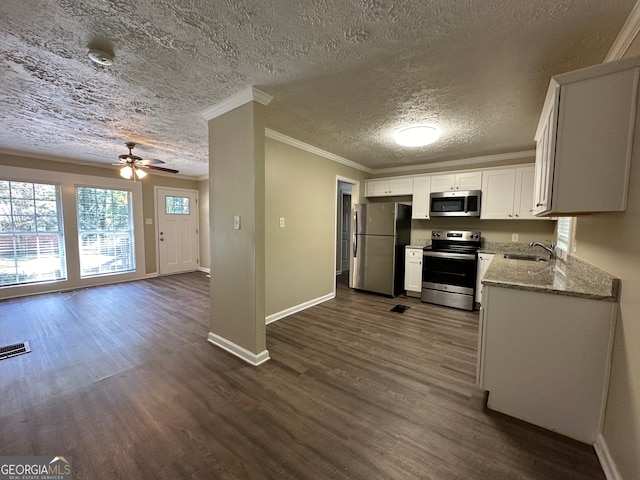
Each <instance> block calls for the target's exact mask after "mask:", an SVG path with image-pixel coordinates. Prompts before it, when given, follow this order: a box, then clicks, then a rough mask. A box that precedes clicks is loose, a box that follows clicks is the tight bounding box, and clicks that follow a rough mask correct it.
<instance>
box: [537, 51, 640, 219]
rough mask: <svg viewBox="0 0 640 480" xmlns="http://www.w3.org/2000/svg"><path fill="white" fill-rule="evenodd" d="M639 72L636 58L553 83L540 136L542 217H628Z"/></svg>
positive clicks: (539, 207) (568, 75)
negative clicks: (616, 214) (613, 213)
mask: <svg viewBox="0 0 640 480" xmlns="http://www.w3.org/2000/svg"><path fill="white" fill-rule="evenodd" d="M639 72H640V57H634V58H629V59H625V60H620V61H617V62H608V63H604V64H602V65H597V66H595V67H589V68H585V69H582V70H577V71H574V72H569V73H565V74H562V75H557V76H555V77H553V78H552V79H551V84H550V85H549V90H548V91H547V97H546V100H545V103H544V107H543V109H542V115H541V117H540V122H539V123H538V129H537V131H536V135H535V140H536V170H535V193H534V195H535V203H534V208H535V211H534V213H535V214H538V215H543V214H544V215H551V214H565V215H567V214H576V213H589V212H610V211H624V210H625V209H626V203H627V188H628V183H629V168H630V164H631V160H632V156H633V155H635V156H636V157H637V156H638V153H637V151H640V149H638V148H635V149H634V143H636V142H637V141H639V139H638V129H636V128H635V127H636V124H639V122H638V121H637V118H636V117H637V115H638V111H637V97H638V78H639ZM634 150H636V152H635V153H634Z"/></svg>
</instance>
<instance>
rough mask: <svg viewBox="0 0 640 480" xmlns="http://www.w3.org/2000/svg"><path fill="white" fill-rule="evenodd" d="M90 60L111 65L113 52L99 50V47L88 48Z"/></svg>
mask: <svg viewBox="0 0 640 480" xmlns="http://www.w3.org/2000/svg"><path fill="white" fill-rule="evenodd" d="M87 55H89V58H90V59H91V61H93V62H95V63H97V64H98V65H104V66H105V67H107V66H109V65H113V53H111V52H107V51H105V50H101V49H99V48H90V49H89V51H88V52H87Z"/></svg>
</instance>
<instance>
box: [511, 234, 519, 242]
mask: <svg viewBox="0 0 640 480" xmlns="http://www.w3.org/2000/svg"><path fill="white" fill-rule="evenodd" d="M511 241H512V242H517V241H518V234H517V233H512V234H511Z"/></svg>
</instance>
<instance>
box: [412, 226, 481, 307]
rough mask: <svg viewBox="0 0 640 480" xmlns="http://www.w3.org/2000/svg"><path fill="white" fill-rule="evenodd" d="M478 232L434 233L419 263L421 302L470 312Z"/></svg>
mask: <svg viewBox="0 0 640 480" xmlns="http://www.w3.org/2000/svg"><path fill="white" fill-rule="evenodd" d="M479 248H480V232H475V231H473V232H472V231H464V230H434V231H433V232H431V247H425V249H424V252H423V255H424V259H423V262H422V298H421V299H422V301H423V302H428V303H436V304H438V305H446V306H448V307H455V308H460V309H463V310H473V306H474V303H473V301H474V295H475V287H476V271H477V258H478V257H477V252H478V249H479Z"/></svg>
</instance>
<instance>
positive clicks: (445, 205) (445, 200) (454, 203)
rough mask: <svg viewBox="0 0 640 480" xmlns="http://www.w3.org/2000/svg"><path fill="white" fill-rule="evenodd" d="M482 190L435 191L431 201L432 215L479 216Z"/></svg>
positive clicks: (430, 212)
mask: <svg viewBox="0 0 640 480" xmlns="http://www.w3.org/2000/svg"><path fill="white" fill-rule="evenodd" d="M481 196H482V192H481V191H480V190H463V191H460V190H456V191H452V192H434V193H432V194H431V199H430V202H429V215H430V216H432V217H479V216H480V197H481Z"/></svg>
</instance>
